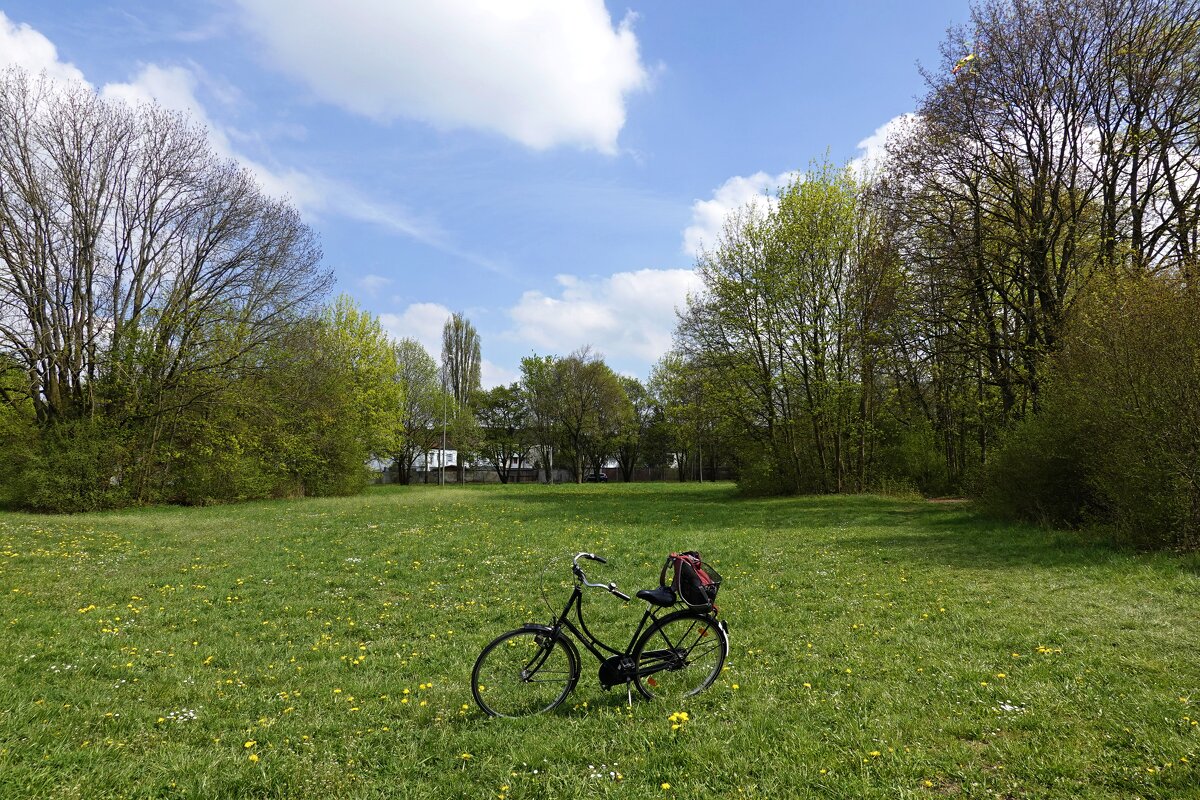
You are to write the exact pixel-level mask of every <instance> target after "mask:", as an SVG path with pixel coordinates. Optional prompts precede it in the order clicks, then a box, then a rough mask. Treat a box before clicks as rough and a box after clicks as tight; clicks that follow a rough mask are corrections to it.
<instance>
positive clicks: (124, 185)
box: [0, 68, 329, 460]
mask: <svg viewBox="0 0 1200 800" xmlns="http://www.w3.org/2000/svg"><path fill="white" fill-rule="evenodd" d="M320 258H321V252H320V248H319V247H318V245H317V242H316V237H315V235H314V234H313V232H312V231H311V230H310V229H309V228H308V227H307V226H306V225H304V223H303V222H302V221H301V220H300V217H299V214H298V213H297V211H296V210H295V209H294V208H293V207H292V206H290V205H289V204H287V203H285V202H280V201H276V200H273V199H271V198H268V197H266V196H265V195H264V194H263V193H262V191H261V189H260V188H259V187H258V185H257V184H256V182H255V181H254V179H253V177H252V176H251V175H250V174H249V173H248V172H247V171H246V170H244V169H242V168H240V167H238V166H237V165H236V164H234V163H232V162H228V161H222V160H221V159H219V158H217V157H216V155H215V154H214V153H213V151H212V149H211V147H210V146H209V144H208V142H207V139H206V136H205V133H204V131H203V129H201V128H199V127H197V126H195V125H193V124H191V123H189V122H188V121H187V120H186V119H185V118H183V117H181V116H180V115H177V114H173V113H170V112H167V111H165V110H163V109H161V108H158V107H156V106H153V105H148V106H142V107H138V108H131V107H129V106H126V105H124V104H121V103H113V102H109V101H106V100H103V99H101V98H100V97H98V96H97V95H96V93H95V92H94V91H93V90H92V89H91V88H90V87H87V86H84V85H82V84H61V83H56V82H52V81H50V80H48V79H47V78H45V77H42V78H31V77H30V76H29V75H28V74H27V73H25V72H23V71H22V70H20V69H17V68H9V69H7V70H5V71H4V72H3V73H0V355H2V356H6V357H8V358H11V359H13V360H14V361H15V362H17V363H19V364H20V365H21V367H22V369H23V370H24V371H25V374H26V376H27V386H28V394H27V397H28V399H29V400H30V401H31V402H32V403H33V405H34V408H35V412H36V417H37V420H38V421H39V422H40V423H42V424H48V423H52V422H55V421H60V420H71V419H78V418H80V417H87V416H92V415H95V414H98V413H103V414H107V415H110V416H112V417H114V418H115V419H118V420H120V419H124V420H132V421H135V422H137V423H138V427H139V430H142V431H144V432H145V433H144V435H145V436H146V438H147V441H146V442H145V446H144V448H143V454H144V456H145V458H146V459H147V460H150V459H152V456H153V452H154V450H155V448H156V447H157V446H158V444H159V442H160V440H161V439H162V437H163V436H164V435H169V431H170V427H171V425H172V419H173V417H175V416H176V415H177V414H178V412H179V411H180V409H182V408H185V407H186V406H187V405H188V404H189V403H191V402H193V401H194V400H195V399H196V398H197V397H198V396H202V395H203V394H206V393H211V392H213V391H219V390H220V387H221V385H222V383H221V382H220V381H215V380H212V379H211V378H212V376H215V375H218V374H221V373H224V372H229V371H231V370H246V369H253V368H254V362H255V359H254V354H255V353H256V352H258V351H260V350H261V349H262V347H263V346H264V345H265V344H266V343H268V342H269V341H271V340H272V339H273V338H274V337H276V336H278V335H279V333H280V332H281V330H282V328H283V326H286V325H287V324H288V323H289V322H291V321H292V320H294V319H296V318H297V317H298V316H300V315H302V314H304V313H305V312H306V311H307V310H308V309H310V308H311V307H312V306H313V304H314V303H315V302H316V301H317V300H318V299H319V298H320V297H321V296H322V295H323V294H324V293H325V291H326V289H327V288H328V285H329V276H328V274H326V273H323V272H322V271H320V269H319V264H320Z"/></svg>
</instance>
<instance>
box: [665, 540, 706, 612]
mask: <svg viewBox="0 0 1200 800" xmlns="http://www.w3.org/2000/svg"><path fill="white" fill-rule="evenodd" d="M668 573H670V576H671V582H670V583H667V574H668ZM658 583H659V585H660V586H666V587H668V588H670V589H672V590H673V591H674V592H675V596H676V597H678V598H679V599H680V600H682V601H683V602H684V603H685V604H686V605H687V606H689V607H690V608H703V609H708V608H712V609H715V608H716V605H715V602H716V599H717V592H718V591H719V590H720V588H721V576H720V574H718V573H717V571H716V570H715V569H713V568H712V566H711V565H709V564H705V563H704V561H703V560H701V558H700V554H699V553H697V552H696V551H695V550H686V551H684V552H682V553H671V555H669V556H667V560H666V563H664V564H663V568H662V572H661V573H659V576H658Z"/></svg>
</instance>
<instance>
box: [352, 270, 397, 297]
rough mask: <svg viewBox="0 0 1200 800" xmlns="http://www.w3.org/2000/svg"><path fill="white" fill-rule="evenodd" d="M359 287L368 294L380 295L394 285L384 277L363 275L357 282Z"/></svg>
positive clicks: (389, 279)
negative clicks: (381, 291)
mask: <svg viewBox="0 0 1200 800" xmlns="http://www.w3.org/2000/svg"><path fill="white" fill-rule="evenodd" d="M356 283H357V285H358V287H359V288H360V289H362V290H363V291H365V292H367V294H371V295H374V294H378V293H379V292H380V290H382V289H386V288H387V287H388V286H390V285H391V284H392V279H391V278H388V277H385V276H383V275H363V276H362V277H361V278H359V279H358V281H356Z"/></svg>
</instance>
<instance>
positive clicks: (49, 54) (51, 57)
mask: <svg viewBox="0 0 1200 800" xmlns="http://www.w3.org/2000/svg"><path fill="white" fill-rule="evenodd" d="M10 66H16V67H21V68H23V69H26V70H28V71H29V72H30V73H32V74H34V75H37V74H39V73H41V72H45V73H46V76H47V77H49V78H51V79H52V80H58V81H83V82H84V83H86V82H87V81H86V80H84V77H83V73H82V72H80V71H79V69H78V68H77V67H76V66H75V65H74V64H71V63H69V62H66V61H60V60H59V58H58V48H56V47H55V46H54V43H53V42H51V41H50V40H49V39H47V38H46V37H45V36H43V35H42V34H41V33H39V32H38V31H36V30H34V29H33V28H31V27H30V26H29V25H27V24H25V23H19V24H18V23H16V22H13V21H12V20H10V19H9V18H8V17H7V16H5V15H4V12H3V11H0V68H4V67H10Z"/></svg>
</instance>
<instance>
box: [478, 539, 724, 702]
mask: <svg viewBox="0 0 1200 800" xmlns="http://www.w3.org/2000/svg"><path fill="white" fill-rule="evenodd" d="M581 558H585V559H588V560H590V561H596V562H599V563H601V564H607V563H608V561H607V560H605V559H603V558H601V557H600V556H598V555H595V554H594V553H577V554H576V555H575V557H574V558H573V559H571V572H572V574H573V575H574V579H575V580H574V587H573V589H572V591H571V596H570V598H568V600H567V603H566V605H565V606H563V609H562V611H561V612H559V613H558V615H557V616H556V617H555V618H554V620H553V622H551V624H549V625H541V624H538V623H534V622H527V623H525V624H524V625H523V626H521V627H520V628H516V629H515V630H511V631H509V632H507V633H504V634H501V635H500V636H498V637H496V638H495V639H494V640H492V642H491V643H489V644H488V645H487V647H485V648H483V652H481V653H480V654H479V658H478V659H476V661H475V667H474V668H473V669H472V670H471V694H472V695H473V696H474V697H475V702H476V703H477V704H478V705H479V707H480V708H482V709H483V710H484V711H485V712H487V714H489V715H490V716H493V717H521V716H529V715H533V714H542V713H545V712H547V711H550V710H552V709H554V708H556V707H558V706H559V705H560V704H561V703H562V702H563V700H565V699H566V697H567V695H569V694H570V693H571V691H572V690H573V689H574V688H575V685H576V684H577V683H578V682H579V676H580V672H581V664H580V659H579V650H578V648H576V647H575V644H574V642H573V641H572V640H571V636H573V637H574V638H575V639H576V640H578V641H579V643H580V644H582V645H583V646H584V648H585V649H586V650H587V651H588V652H589V653H591V654H592V655H593V656H595V658H596V660H597V661H599V662H600V686H601V688H603V689H605V690H608V689H611V688H613V687H615V686H620V685H621V684H625V686H626V692H627V697H628V701H629V704H630V705H632V704H633V689H632V687H634V686H636V687H637V690H638V693H639V694H640V695H641V696H643V697H644V698H646V699H647V700H651V699H654V698H662V699H669V700H674V701H676V702H678V701H680V700H682V699H683V698H685V697H690V696H691V695H694V694H697V693H699V692H701V691H703V690H705V689H707V688H708V687H709V686H711V685H712V683H713V681H715V680H716V679H717V676H718V675H719V674H720V673H721V668H722V667H723V666H724V664H725V658H726V656H728V654H729V626H728V625H727V624H726V622H725V621H724V620H721V621H717V619H716V610H715V608H713V607H712V606H711V605H710V606H708V607H707V608H700V609H693V608H683V609H680V610H671V609H674V608H675V607H676V606H677V605H679V604H680V602H681V601H680V600H679V599H677V598H676V594H675V592H674V591H673V590H672V589H671V587H669V586H665V585H664V586H659V587H657V588H655V589H642V590H640V591H638V592H637V597H638V599H640V600H644V601H646V603H647V607H646V609H645V611H644V613H643V614H642V620H641V622H640V623H638V627H637V629H636V630H635V631H634V632H633V636H631V637H630V639H629V644H628V645H627V646H626V647H625V649H624V650H617V649H616V648H614V647H611V646H609V645H607V644H605V643H604V642H603V641H601V640H600V639H599V638H598V637H597V636H595V635H594V634H593V633H592V632H591V631H589V630H588V627H587V624H586V623H585V622H584V619H583V590H584V588H585V587H586V588H594V589H604V590H606V591H607V592H609V593H610V594H612V595H613V596H615V597H618V598H620V599H621V600H624V601H625V602H629V601H630V600H632V599H633V598H631V597H630V596H629V595H627V594H625V593H624V592H622V591H620V590H619V589H618V588H617V585H616V584H615V583H611V582H610V583H607V584H604V583H592V582H591V581H589V580H588V578H587V575H586V574H585V573H584V571H583V568H582V567H580V566H579V559H581ZM551 610H553V608H552V609H551ZM572 610H574V616H575V619H576V620H578V623H579V624H578V625H576V624H575V622H574V621H572V619H571V612H572ZM710 612H711V613H710ZM568 633H569V634H571V636H568Z"/></svg>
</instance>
